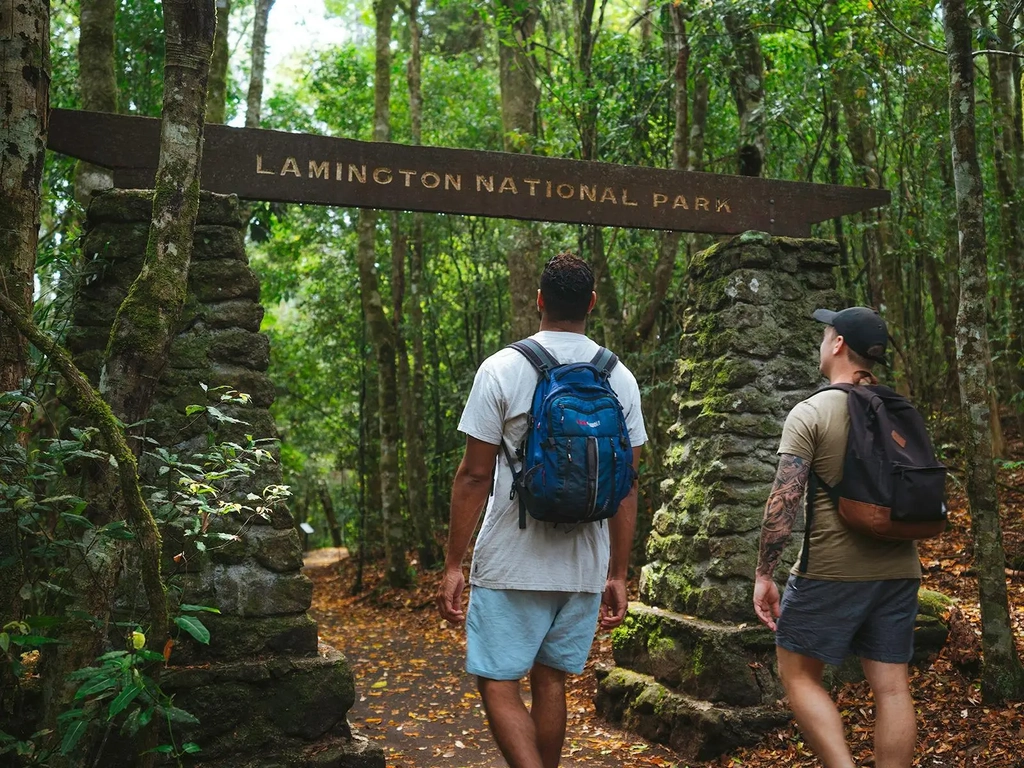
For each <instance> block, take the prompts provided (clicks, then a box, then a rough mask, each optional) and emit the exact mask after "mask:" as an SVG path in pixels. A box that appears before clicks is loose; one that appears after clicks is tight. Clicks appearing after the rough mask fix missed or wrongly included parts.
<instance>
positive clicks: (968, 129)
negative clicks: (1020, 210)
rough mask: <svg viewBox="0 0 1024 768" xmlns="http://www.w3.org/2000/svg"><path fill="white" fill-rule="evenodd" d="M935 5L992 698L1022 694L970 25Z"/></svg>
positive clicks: (947, 4)
mask: <svg viewBox="0 0 1024 768" xmlns="http://www.w3.org/2000/svg"><path fill="white" fill-rule="evenodd" d="M942 9H943V26H944V28H945V34H946V52H947V60H948V63H949V123H950V135H951V137H952V142H953V180H954V183H955V185H956V208H957V220H958V223H959V227H960V232H959V242H960V308H959V311H958V313H957V337H956V352H957V364H958V367H959V373H960V396H961V399H962V401H963V404H964V417H965V418H964V430H963V431H964V451H963V455H964V457H965V460H966V472H965V475H966V485H967V496H968V499H969V502H970V508H971V528H972V532H973V536H974V558H975V565H976V568H977V571H978V589H979V593H980V602H981V623H982V629H981V643H982V652H983V655H984V666H983V667H982V678H981V685H982V695H983V696H984V698H985V700H986V701H988V702H990V703H993V704H994V703H999V702H1003V701H1006V700H1008V699H1011V700H1019V699H1020V698H1022V697H1024V667H1022V666H1021V663H1020V659H1019V657H1018V656H1017V650H1016V648H1015V646H1014V636H1013V629H1012V626H1011V624H1010V614H1009V608H1008V604H1007V594H1006V574H1005V571H1004V567H1005V559H1004V554H1003V543H1002V532H1001V530H1000V525H999V498H998V494H997V489H996V477H995V465H994V464H993V461H992V430H991V428H990V423H989V418H990V408H991V405H990V403H991V399H990V393H991V391H992V385H993V382H992V381H991V378H990V374H989V371H990V368H989V361H990V360H991V356H990V353H989V344H988V322H987V321H988V312H987V304H988V299H989V296H988V267H987V259H986V242H985V217H984V193H983V187H982V178H981V171H980V169H979V167H978V149H977V135H976V127H975V117H974V109H975V104H974V99H975V93H974V77H975V71H974V63H973V61H972V58H971V25H970V19H969V17H968V14H967V8H966V5H965V2H964V0H943V2H942Z"/></svg>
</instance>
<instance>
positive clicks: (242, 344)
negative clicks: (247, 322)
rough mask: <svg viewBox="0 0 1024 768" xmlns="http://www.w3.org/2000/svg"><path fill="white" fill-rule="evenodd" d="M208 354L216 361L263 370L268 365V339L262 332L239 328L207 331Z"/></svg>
mask: <svg viewBox="0 0 1024 768" xmlns="http://www.w3.org/2000/svg"><path fill="white" fill-rule="evenodd" d="M206 335H207V337H208V339H209V356H210V359H211V360H214V361H216V362H218V363H228V364H233V365H241V366H243V367H245V368H249V369H251V370H254V371H265V370H267V368H268V367H269V365H270V339H269V338H268V337H267V336H266V335H265V334H262V333H253V332H252V331H246V330H243V329H241V328H226V329H224V330H218V331H210V332H207V334H206Z"/></svg>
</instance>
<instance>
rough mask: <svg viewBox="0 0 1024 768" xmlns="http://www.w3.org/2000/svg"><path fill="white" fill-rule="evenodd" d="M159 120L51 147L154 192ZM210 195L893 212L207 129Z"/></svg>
mask: <svg viewBox="0 0 1024 768" xmlns="http://www.w3.org/2000/svg"><path fill="white" fill-rule="evenodd" d="M159 139H160V121H159V120H157V119H155V118H146V117H132V116H127V115H113V114H104V113H99V112H83V111H73V110H63V109H55V110H53V111H52V113H51V116H50V126H49V143H48V146H49V148H50V149H53V150H55V151H57V152H61V153H63V154H66V155H70V156H72V157H76V158H79V159H81V160H87V161H89V162H91V163H94V164H96V165H101V166H105V167H107V168H111V169H113V171H114V184H115V185H116V186H118V187H122V188H142V189H145V188H150V187H152V185H153V177H154V175H155V169H156V165H157V159H158V155H159ZM202 184H203V188H204V189H207V190H209V191H211V192H220V193H224V194H231V193H233V194H236V195H238V196H239V197H242V198H246V199H249V200H267V201H271V202H290V203H312V204H316V205H337V206H351V207H366V208H383V209H392V210H404V211H424V212H431V213H454V214H467V215H478V216H493V217H497V218H508V219H533V220H538V221H558V222H565V223H575V224H599V225H603V226H611V227H628V228H637V229H670V230H680V231H685V232H707V233H713V234H735V233H738V232H745V231H747V230H761V231H764V232H769V233H771V234H774V235H785V236H791V237H806V236H807V235H809V234H810V231H811V224H813V223H816V222H819V221H826V220H828V219H832V218H836V217H838V216H845V215H847V214H851V213H857V212H859V211H864V210H867V209H869V208H876V207H879V206H883V205H887V204H888V203H889V199H890V195H889V192H888V191H886V190H883V189H863V188H859V187H843V186H836V185H832V184H808V183H804V182H793V181H777V180H771V179H761V178H752V177H747V176H730V175H724V174H712V173H692V172H688V171H674V170H667V169H663V168H644V167H638V166H625V165H614V164H612V163H594V162H585V161H581V160H564V159H559V158H552V157H538V156H536V155H518V154H512V153H507V152H484V151H479V150H469V149H446V148H443V147H425V146H408V145H404V144H390V143H377V142H366V141H353V140H351V139H339V138H334V137H330V136H315V135H310V134H301V133H285V132H282V131H266V130H257V129H252V128H232V127H229V126H226V125H207V126H206V143H205V149H204V151H203V169H202Z"/></svg>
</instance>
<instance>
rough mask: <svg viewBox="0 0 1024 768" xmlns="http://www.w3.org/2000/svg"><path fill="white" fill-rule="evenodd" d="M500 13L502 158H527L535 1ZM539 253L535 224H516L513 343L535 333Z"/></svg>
mask: <svg viewBox="0 0 1024 768" xmlns="http://www.w3.org/2000/svg"><path fill="white" fill-rule="evenodd" d="M501 7H502V8H503V9H504V10H505V11H506V12H507V13H508V14H509V15H510V18H511V22H510V23H509V24H508V26H501V27H499V29H498V64H499V74H500V82H501V123H502V130H503V131H504V147H505V151H506V152H523V153H526V154H530V153H531V152H533V145H534V142H535V141H536V139H537V104H538V102H539V101H540V91H539V90H538V88H537V76H536V67H535V64H534V60H533V43H532V39H533V33H534V30H535V29H536V26H537V17H538V15H539V14H538V9H537V0H501ZM540 249H541V239H540V231H539V229H538V227H537V224H536V223H534V222H523V223H521V224H517V225H516V229H515V232H514V234H513V236H512V247H511V248H510V249H509V252H508V256H507V262H508V288H509V294H510V296H511V300H512V337H513V338H516V339H520V338H523V337H525V336H529V335H530V334H532V333H533V332H534V331H536V330H537V276H538V266H539V265H538V263H537V262H538V259H539V257H540Z"/></svg>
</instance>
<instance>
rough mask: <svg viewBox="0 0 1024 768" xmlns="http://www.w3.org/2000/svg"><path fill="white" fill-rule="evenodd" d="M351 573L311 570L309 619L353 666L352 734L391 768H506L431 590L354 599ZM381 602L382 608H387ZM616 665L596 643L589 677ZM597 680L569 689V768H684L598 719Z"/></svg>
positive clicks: (459, 640) (458, 637)
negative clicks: (604, 663)
mask: <svg viewBox="0 0 1024 768" xmlns="http://www.w3.org/2000/svg"><path fill="white" fill-rule="evenodd" d="M350 570H351V564H350V563H345V564H343V565H342V567H341V570H340V575H339V569H338V568H337V567H323V566H311V567H308V568H307V569H306V573H307V574H308V575H309V576H310V578H312V579H313V582H314V585H315V586H314V592H313V609H312V611H311V612H312V614H313V616H314V618H315V619H316V620H317V621H318V622H319V625H320V637H321V639H322V640H323V641H324V642H326V643H329V644H330V645H333V646H334V647H335V648H338V649H339V650H341V651H342V652H344V653H345V655H346V656H348V658H349V661H350V662H351V663H352V667H353V670H354V672H355V675H356V703H355V706H354V707H353V708H352V710H351V711H350V712H349V721H350V722H351V724H352V727H353V728H354V729H356V730H358V731H359V732H360V733H362V734H363V735H365V736H367V737H368V738H371V739H375V740H378V741H380V742H382V744H383V746H384V749H385V753H386V755H387V765H388V768H413V767H415V768H427V767H429V766H445V767H446V768H503V767H504V766H505V762H504V760H502V758H501V755H500V753H499V752H498V750H497V748H496V747H494V744H493V741H492V739H491V736H490V733H489V732H488V730H487V723H486V721H485V719H484V714H483V708H482V705H481V703H480V697H479V695H478V694H477V692H476V686H475V684H474V682H473V680H472V678H470V677H469V676H468V675H466V674H465V672H464V671H463V669H462V663H463V658H464V654H465V639H464V634H463V632H462V630H461V628H460V629H454V628H450V627H448V626H447V624H443V623H442V621H441V619H440V618H439V617H438V615H437V613H436V612H435V611H434V607H433V602H432V600H430V595H429V593H428V591H427V590H426V589H422V590H418V591H415V592H410V593H394V594H395V595H399V594H400V595H401V597H400V598H395V599H396V600H399V602H392V603H388V602H387V598H388V593H384V594H383V595H381V594H379V593H378V594H377V595H376V596H372V593H370V594H364V596H363V597H362V598H361V599H360V598H352V597H351V596H350V595H349V594H348V589H349V587H350V586H351V584H352V578H351V574H350V573H349V571H350ZM381 599H383V601H384V602H383V604H382V602H381ZM609 657H610V645H609V641H608V638H607V636H605V637H604V638H599V639H598V640H597V641H595V649H594V653H592V660H591V667H592V666H593V664H594V662H595V661H596V660H598V659H607V658H609ZM593 688H594V674H593V670H592V668H591V669H588V670H587V671H586V672H585V673H584V674H583V675H581V676H580V677H578V678H574V679H573V680H572V681H571V684H570V690H569V696H568V706H569V722H568V735H567V738H566V744H565V752H564V756H565V757H564V759H563V761H562V765H563V766H564V768H574V767H576V766H579V768H584V767H591V768H648V767H649V766H661V767H662V768H670V767H671V768H675V767H676V766H678V768H682V764H681V763H678V762H677V761H678V757H677V756H676V755H674V754H673V753H671V752H669V751H668V750H666V749H664V748H663V747H659V746H654V745H651V744H649V743H647V742H645V741H643V740H642V739H639V738H638V737H636V736H634V735H631V734H628V733H625V732H623V731H621V730H619V729H616V728H614V727H612V726H610V725H608V724H607V723H605V722H604V721H602V720H600V719H598V718H597V716H596V715H595V714H594V705H593V703H592V701H591V698H592V696H593Z"/></svg>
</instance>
